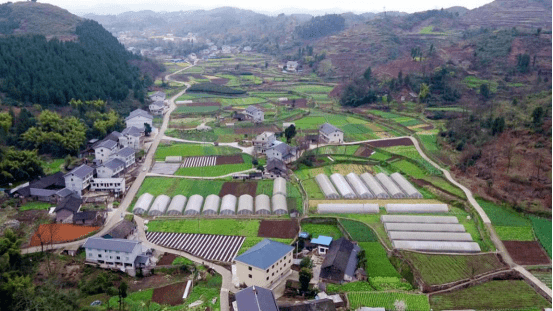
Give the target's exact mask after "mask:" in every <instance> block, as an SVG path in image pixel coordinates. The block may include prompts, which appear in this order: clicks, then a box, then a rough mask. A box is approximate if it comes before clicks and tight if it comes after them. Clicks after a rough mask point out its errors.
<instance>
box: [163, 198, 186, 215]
mask: <svg viewBox="0 0 553 311" xmlns="http://www.w3.org/2000/svg"><path fill="white" fill-rule="evenodd" d="M185 204H186V197H185V196H184V195H181V194H177V195H176V196H174V197H173V200H171V204H169V208H168V209H167V215H182V211H184V205H185Z"/></svg>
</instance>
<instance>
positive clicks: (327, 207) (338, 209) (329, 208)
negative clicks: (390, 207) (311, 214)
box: [317, 203, 379, 214]
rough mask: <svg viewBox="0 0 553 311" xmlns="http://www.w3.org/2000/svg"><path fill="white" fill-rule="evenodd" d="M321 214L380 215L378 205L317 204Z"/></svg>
mask: <svg viewBox="0 0 553 311" xmlns="http://www.w3.org/2000/svg"><path fill="white" fill-rule="evenodd" d="M317 212H318V213H319V214H378V212H379V208H378V204H354V203H352V204H317Z"/></svg>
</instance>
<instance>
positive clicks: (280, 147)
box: [269, 142, 292, 156]
mask: <svg viewBox="0 0 553 311" xmlns="http://www.w3.org/2000/svg"><path fill="white" fill-rule="evenodd" d="M269 149H274V150H276V151H278V152H280V153H281V154H282V155H283V156H285V155H287V154H289V153H290V150H291V149H292V148H290V146H288V145H287V144H285V143H283V142H281V143H277V144H274V145H273V146H272V147H270V148H269Z"/></svg>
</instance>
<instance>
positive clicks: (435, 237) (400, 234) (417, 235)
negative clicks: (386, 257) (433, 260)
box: [388, 231, 472, 242]
mask: <svg viewBox="0 0 553 311" xmlns="http://www.w3.org/2000/svg"><path fill="white" fill-rule="evenodd" d="M388 236H389V237H390V240H411V241H465V242H472V236H471V235H470V233H464V232H446V233H444V232H412V231H390V232H388Z"/></svg>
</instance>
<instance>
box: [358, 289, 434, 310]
mask: <svg viewBox="0 0 553 311" xmlns="http://www.w3.org/2000/svg"><path fill="white" fill-rule="evenodd" d="M347 295H348V299H349V301H350V307H351V309H352V310H355V309H357V308H360V307H383V308H385V309H386V310H396V308H395V306H394V303H395V302H396V301H398V300H399V301H403V302H405V305H406V309H405V310H406V311H426V310H430V304H429V303H428V297H427V296H426V295H417V294H404V293H375V292H350V293H348V294H347Z"/></svg>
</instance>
